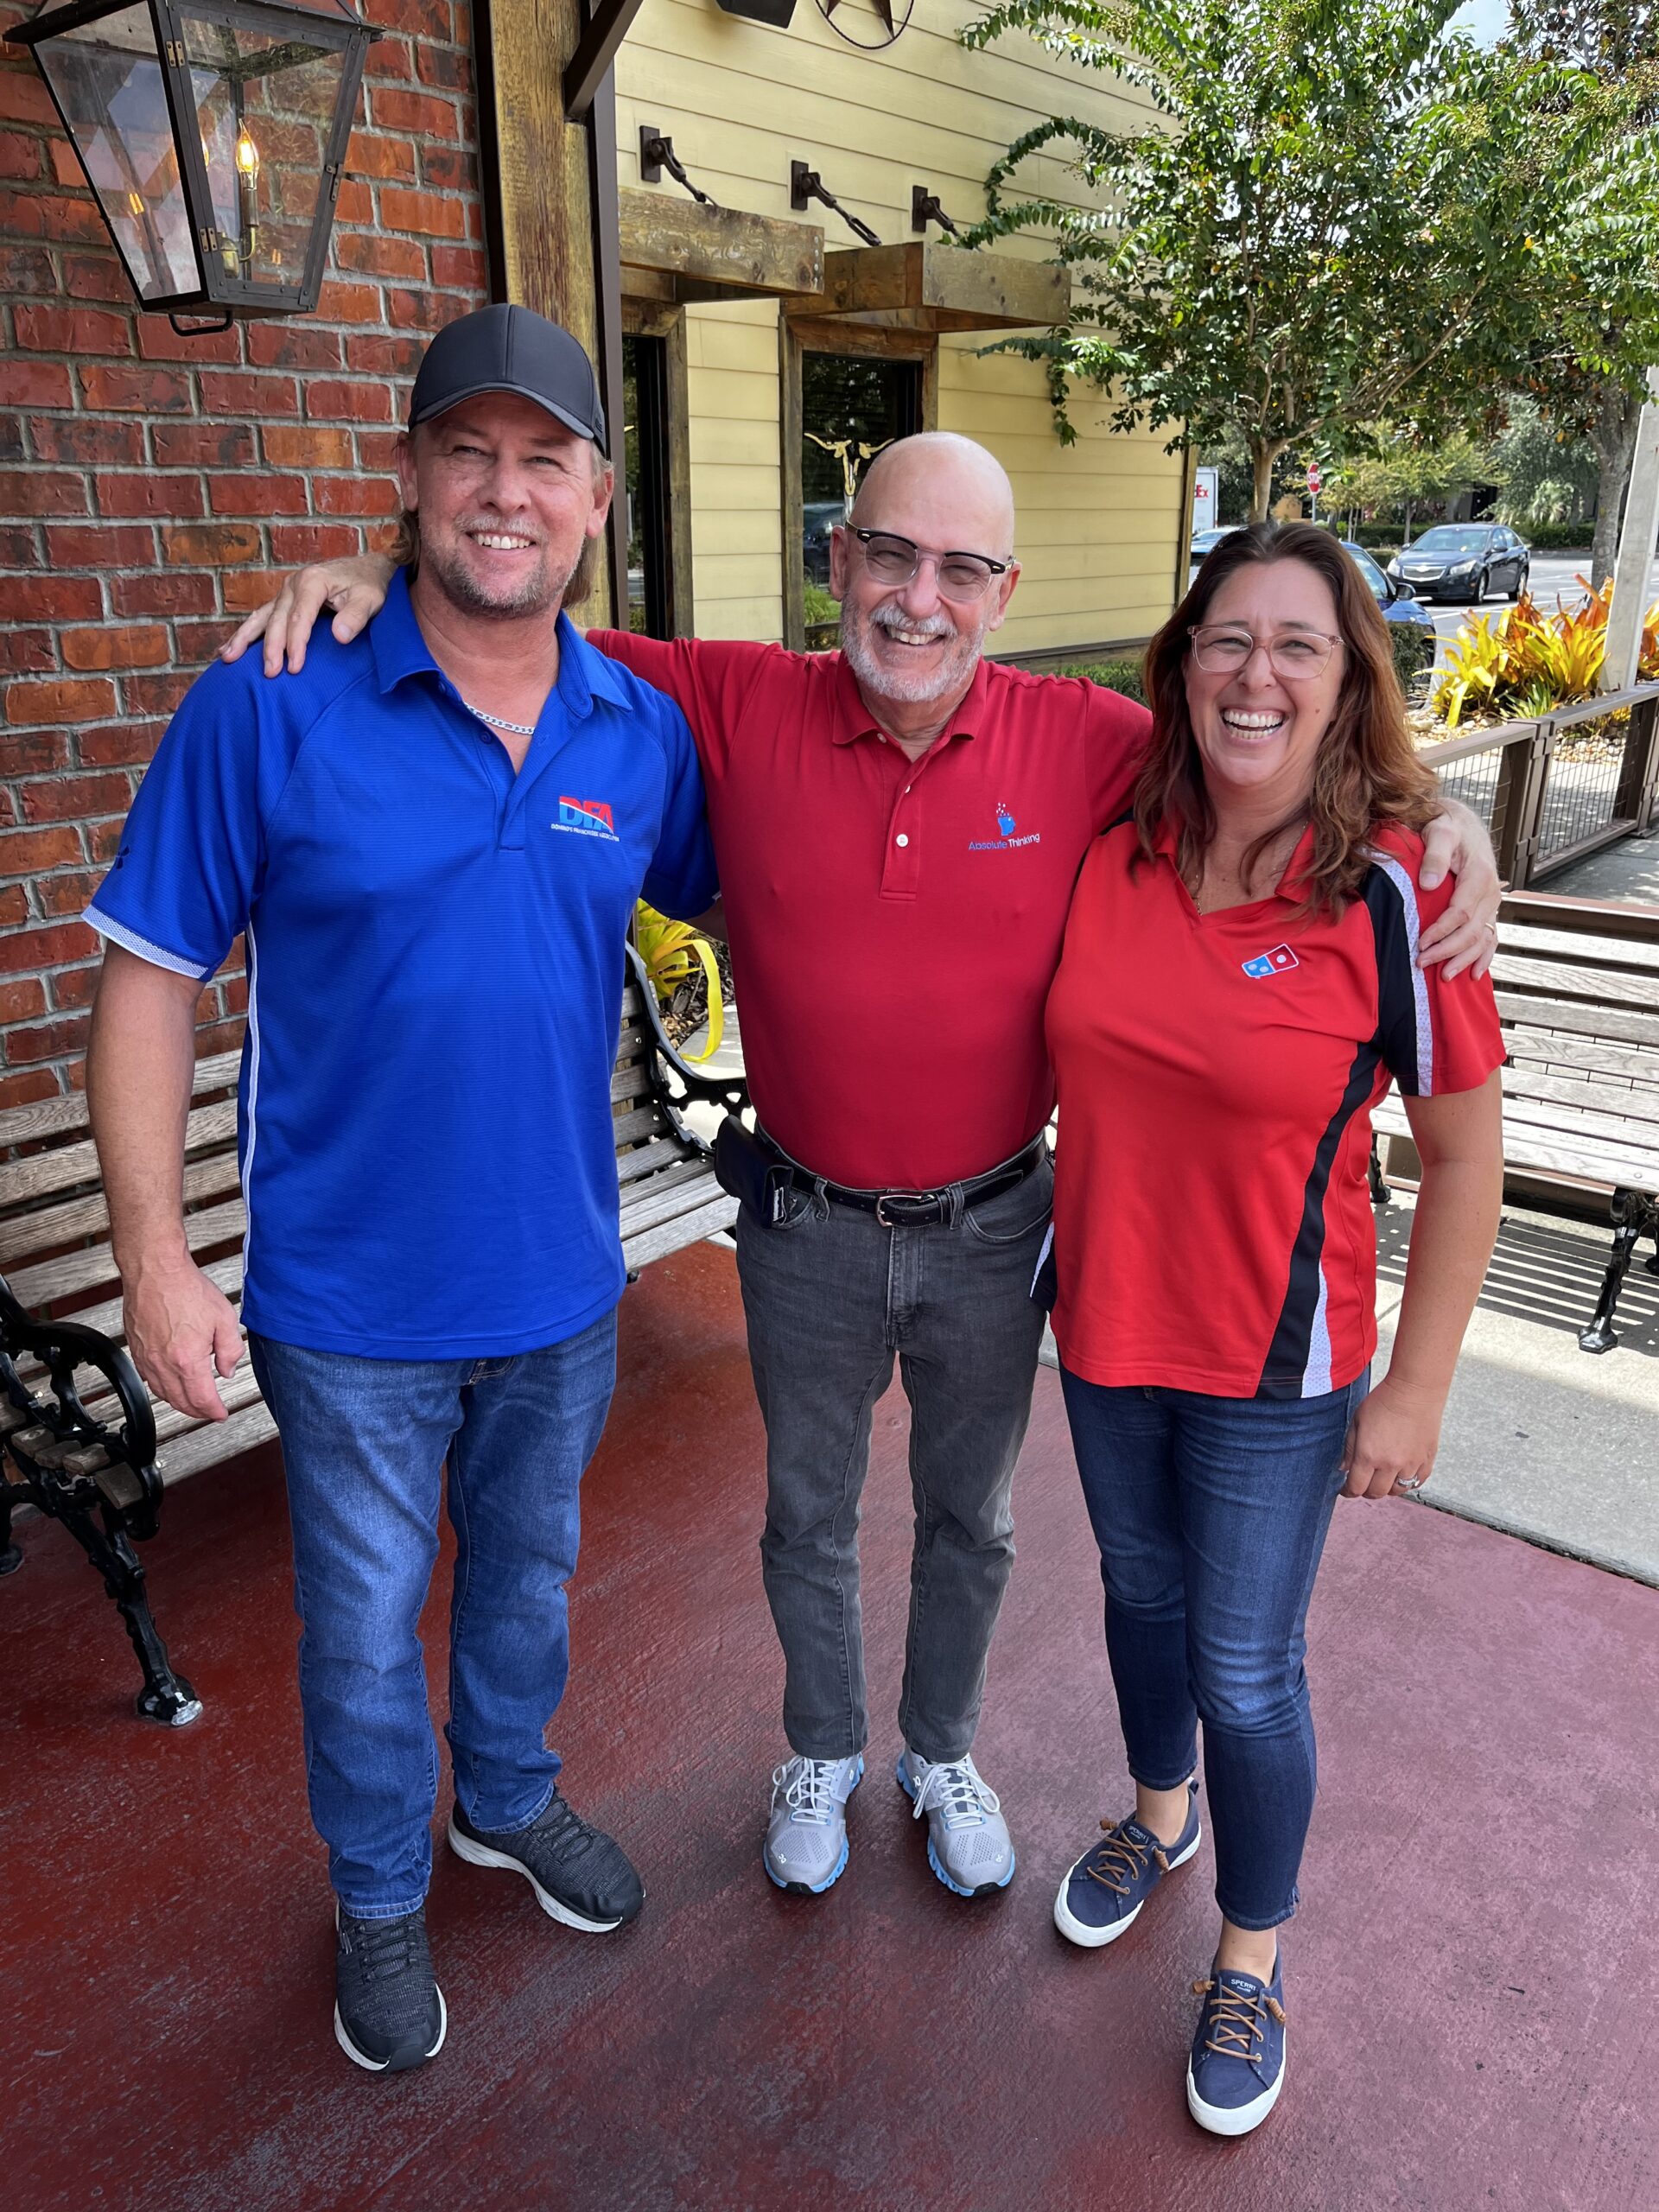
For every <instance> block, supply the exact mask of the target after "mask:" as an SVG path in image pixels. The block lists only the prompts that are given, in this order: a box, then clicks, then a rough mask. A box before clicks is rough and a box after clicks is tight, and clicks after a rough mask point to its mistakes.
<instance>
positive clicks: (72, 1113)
mask: <svg viewBox="0 0 1659 2212" xmlns="http://www.w3.org/2000/svg"><path fill="white" fill-rule="evenodd" d="M241 1065H242V1055H241V1053H240V1052H211V1053H209V1054H208V1056H207V1058H206V1059H203V1060H198V1061H197V1062H196V1072H195V1075H194V1078H193V1079H192V1082H191V1085H190V1095H191V1096H192V1097H193V1098H200V1097H202V1096H205V1094H206V1093H207V1092H208V1091H210V1090H225V1089H226V1088H227V1087H228V1086H229V1085H230V1084H233V1083H234V1082H235V1081H236V1079H237V1071H238V1068H239V1067H240V1066H241ZM84 1128H86V1092H85V1091H84V1090H73V1091H71V1092H70V1093H69V1095H68V1096H67V1097H64V1098H42V1099H41V1100H40V1101H39V1102H38V1103H36V1104H35V1105H33V1106H8V1107H7V1108H6V1109H5V1111H4V1112H3V1113H0V1151H9V1150H10V1147H12V1146H13V1145H17V1144H35V1143H38V1142H39V1141H40V1139H41V1138H42V1137H50V1136H61V1135H63V1134H64V1133H65V1132H66V1131H70V1130H73V1131H75V1132H79V1131H80V1130H82V1129H84Z"/></svg>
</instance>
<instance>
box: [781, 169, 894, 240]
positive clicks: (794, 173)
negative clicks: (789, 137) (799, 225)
mask: <svg viewBox="0 0 1659 2212" xmlns="http://www.w3.org/2000/svg"><path fill="white" fill-rule="evenodd" d="M814 200H818V201H819V202H821V204H822V205H823V206H824V207H831V208H833V209H834V210H835V212H836V214H837V215H839V216H840V218H841V219H842V222H843V223H845V224H846V226H847V227H848V229H849V231H850V232H852V234H853V236H854V237H855V238H862V239H863V241H864V243H865V245H880V243H881V241H880V238H878V237H877V236H876V234H875V232H874V231H873V230H872V229H871V228H870V226H869V225H868V223H866V222H863V221H861V219H860V218H859V217H858V216H856V215H854V214H851V213H849V211H848V210H847V209H846V208H845V207H842V204H841V202H840V200H837V199H836V195H835V194H834V193H833V192H830V191H829V190H827V189H826V188H825V185H824V181H823V178H822V177H821V176H820V175H818V172H817V169H815V168H811V167H810V166H809V164H808V163H807V162H791V163H790V165H789V204H790V206H791V207H792V208H794V209H795V211H796V213H798V214H799V213H804V211H805V210H806V209H807V208H808V207H810V206H811V204H812V202H813V201H814Z"/></svg>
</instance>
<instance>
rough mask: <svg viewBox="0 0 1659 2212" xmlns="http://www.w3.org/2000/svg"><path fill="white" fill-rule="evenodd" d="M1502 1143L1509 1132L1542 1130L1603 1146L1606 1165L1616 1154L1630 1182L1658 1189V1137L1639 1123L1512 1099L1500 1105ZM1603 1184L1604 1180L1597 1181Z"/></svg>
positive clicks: (1544, 1101)
mask: <svg viewBox="0 0 1659 2212" xmlns="http://www.w3.org/2000/svg"><path fill="white" fill-rule="evenodd" d="M1503 1127H1504V1131H1505V1143H1506V1144H1507V1142H1508V1132H1509V1131H1510V1130H1511V1129H1518V1128H1529V1129H1543V1130H1547V1131H1548V1132H1550V1133H1551V1134H1552V1135H1557V1136H1561V1137H1565V1138H1567V1139H1569V1140H1570V1141H1572V1142H1573V1143H1574V1144H1579V1145H1595V1146H1605V1147H1606V1149H1607V1155H1608V1158H1609V1160H1610V1162H1611V1160H1612V1159H1613V1156H1614V1155H1615V1154H1617V1156H1618V1160H1620V1161H1621V1162H1623V1163H1624V1166H1625V1167H1626V1168H1628V1169H1629V1170H1630V1173H1627V1174H1625V1175H1624V1180H1625V1181H1630V1180H1631V1179H1635V1180H1636V1181H1637V1182H1639V1183H1641V1184H1642V1185H1643V1186H1644V1187H1653V1188H1659V1137H1656V1136H1655V1135H1654V1133H1653V1131H1652V1130H1650V1129H1649V1128H1644V1127H1643V1125H1642V1124H1641V1123H1640V1122H1626V1121H1622V1120H1621V1119H1620V1118H1619V1116H1618V1115H1616V1114H1603V1113H1597V1112H1595V1111H1592V1110H1590V1109H1586V1108H1583V1107H1580V1106H1568V1105H1563V1104H1561V1103H1559V1102H1558V1101H1556V1100H1553V1099H1541V1098H1526V1097H1515V1098H1506V1099H1505V1100H1504V1102H1503ZM1602 1180H1603V1181H1604V1182H1605V1180H1606V1177H1605V1174H1604V1176H1603V1177H1602Z"/></svg>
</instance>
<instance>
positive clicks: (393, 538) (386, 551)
mask: <svg viewBox="0 0 1659 2212" xmlns="http://www.w3.org/2000/svg"><path fill="white" fill-rule="evenodd" d="M400 529H401V525H400V524H397V523H395V522H372V523H371V524H369V525H368V527H367V528H366V529H365V531H364V532H363V550H364V551H365V553H378V554H379V555H380V556H382V558H383V559H385V560H388V561H389V560H391V558H392V554H393V549H394V548H395V546H396V545H397V539H398V536H399V533H400Z"/></svg>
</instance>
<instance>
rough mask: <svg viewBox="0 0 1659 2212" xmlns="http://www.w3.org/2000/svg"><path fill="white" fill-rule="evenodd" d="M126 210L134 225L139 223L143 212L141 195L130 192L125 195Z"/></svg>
mask: <svg viewBox="0 0 1659 2212" xmlns="http://www.w3.org/2000/svg"><path fill="white" fill-rule="evenodd" d="M127 209H128V212H129V213H130V215H131V217H132V219H133V220H134V222H135V223H136V222H138V221H140V220H141V219H143V212H144V202H143V194H141V193H137V192H130V193H129V194H127Z"/></svg>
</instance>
